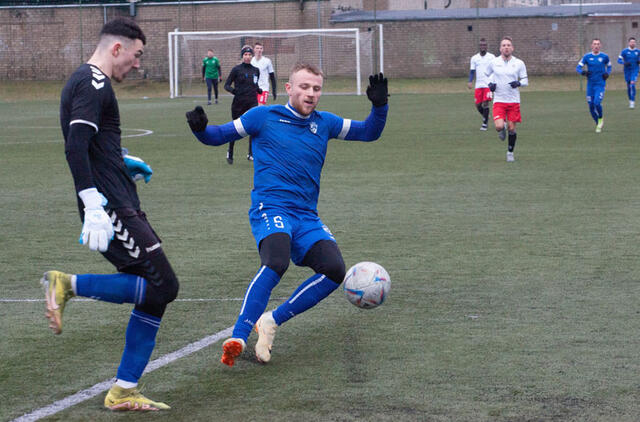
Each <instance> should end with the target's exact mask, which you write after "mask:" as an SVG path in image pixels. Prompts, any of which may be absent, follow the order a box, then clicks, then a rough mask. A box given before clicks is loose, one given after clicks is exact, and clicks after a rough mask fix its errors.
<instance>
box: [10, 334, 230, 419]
mask: <svg viewBox="0 0 640 422" xmlns="http://www.w3.org/2000/svg"><path fill="white" fill-rule="evenodd" d="M232 333H233V327H228V328H226V329H224V330H222V331H219V332H217V333H215V334H212V335H210V336H207V337H204V338H203V339H200V340H198V341H196V342H193V343H191V344H188V345H186V346H184V347H183V348H181V349H178V350H176V351H175V352H172V353H169V354H166V355H164V356H161V357H159V358H158V359H155V360H153V361H151V362H149V364H148V365H147V367H146V368H145V370H144V372H143V374H146V373H148V372H152V371H155V370H156V369H159V368H162V367H163V366H165V365H168V364H170V363H172V362H174V361H176V360H178V359H181V358H183V357H186V356H189V355H191V354H193V353H195V352H197V351H199V350H201V349H204V348H205V347H208V346H210V345H212V344H214V343H216V342H217V341H219V340H220V339H222V338H224V337H229V336H231V334H232ZM113 382H114V379H113V378H112V379H109V380H106V381H102V382H100V383H98V384H96V385H94V386H92V387H89V388H87V389H86V390H82V391H79V392H77V393H75V394H72V395H70V396H68V397H65V398H64V399H62V400H58V401H56V402H54V403H51V404H50V405H48V406H44V407H41V408H40V409H36V410H34V411H32V412H30V413H27V414H24V415H22V416H20V417H18V418H16V419H14V420H13V421H12V422H32V421H37V420H39V419H41V418H45V417H47V416H51V415H54V414H56V413H58V412H60V411H62V410H65V409H67V408H69V407H71V406H75V405H76V404H78V403H82V402H83V401H85V400H89V399H91V398H93V397H95V396H97V395H98V394H100V393H103V392H105V391H107V390H108V389H109V388H111V385H112V384H113Z"/></svg>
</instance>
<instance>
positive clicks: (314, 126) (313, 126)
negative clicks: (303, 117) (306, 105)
mask: <svg viewBox="0 0 640 422" xmlns="http://www.w3.org/2000/svg"><path fill="white" fill-rule="evenodd" d="M309 130H310V131H311V133H313V134H314V135H315V134H316V133H317V132H318V124H317V123H316V122H311V123H309Z"/></svg>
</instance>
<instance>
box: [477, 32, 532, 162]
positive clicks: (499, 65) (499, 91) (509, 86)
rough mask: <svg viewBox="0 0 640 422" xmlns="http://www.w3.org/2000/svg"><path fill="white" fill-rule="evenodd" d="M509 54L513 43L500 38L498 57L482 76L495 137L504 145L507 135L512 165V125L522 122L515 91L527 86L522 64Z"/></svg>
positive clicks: (518, 99)
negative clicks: (490, 100)
mask: <svg viewBox="0 0 640 422" xmlns="http://www.w3.org/2000/svg"><path fill="white" fill-rule="evenodd" d="M512 53H513V41H512V40H511V38H510V37H504V38H503V39H502V41H500V56H499V57H496V58H495V59H494V60H492V61H491V63H489V66H488V67H487V71H486V76H487V77H489V78H490V81H489V89H490V90H491V92H493V123H494V124H495V126H496V130H497V131H498V137H499V138H500V139H501V140H503V141H504V140H505V138H506V137H507V131H508V132H509V145H508V149H507V161H508V162H513V161H515V158H514V156H513V151H514V149H515V147H516V123H519V122H521V121H522V117H521V116H520V91H519V90H518V87H520V86H527V85H529V79H528V77H527V68H526V67H525V65H524V62H523V61H522V60H520V59H518V58H516V57H515V56H513V54H512ZM507 122H508V124H507Z"/></svg>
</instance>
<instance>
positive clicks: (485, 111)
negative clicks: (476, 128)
mask: <svg viewBox="0 0 640 422" xmlns="http://www.w3.org/2000/svg"><path fill="white" fill-rule="evenodd" d="M489 103H490V101H483V102H482V126H481V127H480V130H487V126H488V124H489Z"/></svg>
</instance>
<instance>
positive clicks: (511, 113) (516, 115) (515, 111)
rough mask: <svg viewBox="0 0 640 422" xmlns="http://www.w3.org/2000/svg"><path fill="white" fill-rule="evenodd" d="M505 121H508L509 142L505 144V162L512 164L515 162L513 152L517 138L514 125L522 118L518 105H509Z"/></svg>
mask: <svg viewBox="0 0 640 422" xmlns="http://www.w3.org/2000/svg"><path fill="white" fill-rule="evenodd" d="M507 120H508V122H509V123H508V133H509V141H508V144H507V161H508V162H513V161H515V157H514V155H513V154H514V151H515V149H516V139H517V137H518V135H517V133H516V124H517V123H520V122H521V121H522V116H521V114H520V103H512V104H509V107H508V109H507Z"/></svg>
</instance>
